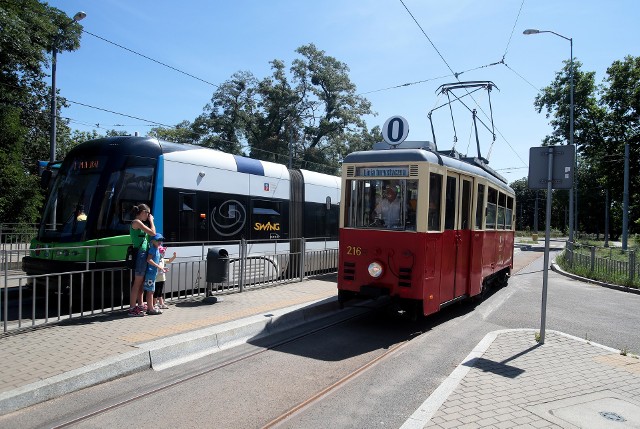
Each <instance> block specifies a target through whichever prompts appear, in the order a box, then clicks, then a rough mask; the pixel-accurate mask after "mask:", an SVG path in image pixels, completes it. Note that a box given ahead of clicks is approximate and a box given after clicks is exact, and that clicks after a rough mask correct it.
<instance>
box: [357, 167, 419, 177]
mask: <svg viewBox="0 0 640 429" xmlns="http://www.w3.org/2000/svg"><path fill="white" fill-rule="evenodd" d="M356 176H361V177H407V176H409V167H395V166H394V167H360V168H357V169H356Z"/></svg>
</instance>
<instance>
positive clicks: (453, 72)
mask: <svg viewBox="0 0 640 429" xmlns="http://www.w3.org/2000/svg"><path fill="white" fill-rule="evenodd" d="M399 1H400V3H401V4H402V6H403V7H404V8H405V10H406V11H407V13H408V14H409V15H410V16H411V18H412V19H413V21H414V22H415V24H416V25H417V26H418V28H419V29H420V31H421V32H422V34H423V35H424V36H425V37H426V38H427V40H428V41H429V43H430V44H431V46H432V47H433V49H434V50H435V51H436V53H437V54H438V55H439V56H440V58H441V59H442V61H443V62H444V64H445V65H446V66H447V68H448V69H449V71H451V73H452V74H453V75H454V76H455V78H456V80H457V81H458V82H460V79H459V76H460V75H461V74H462V73H464V72H455V71H454V70H453V69H452V68H451V66H450V65H449V63H448V62H447V60H446V59H445V58H444V56H443V55H442V53H441V52H440V51H439V50H438V48H437V47H436V46H435V44H434V43H433V42H432V41H431V38H429V36H428V35H427V33H426V32H425V31H424V29H423V28H422V26H421V25H420V23H419V22H418V20H417V19H416V18H415V16H414V15H413V13H412V12H411V11H410V10H409V8H408V7H407V5H406V4H405V3H404V1H403V0H399ZM524 1H525V0H522V2H521V4H520V9H519V10H518V15H517V16H516V19H515V22H514V24H513V28H512V30H511V36H510V37H509V40H508V42H507V47H506V48H505V53H504V55H503V56H502V59H501V60H500V61H496V62H494V63H491V64H487V65H486V66H480V67H476V68H474V69H470V70H466V71H472V70H477V69H480V68H484V67H491V66H494V65H498V64H505V62H504V59H505V57H506V54H507V51H508V48H509V44H510V43H511V38H512V36H513V32H514V30H515V27H516V25H517V23H518V20H519V18H520V13H521V12H522V8H523V6H524ZM505 65H506V64H505ZM466 71H465V72H466ZM467 94H469V92H468V91H467ZM469 95H470V94H469ZM471 98H472V99H473V101H474V102H475V103H476V106H477V107H478V108H479V109H480V111H481V112H482V113H483V114H484V115H485V117H487V118H489V116H488V115H487V113H486V112H485V111H484V109H483V108H482V106H480V104H479V103H478V102H477V101H476V100H475V98H474V97H473V96H472V95H471ZM495 130H496V131H497V132H498V134H499V135H500V136H501V137H502V139H503V140H504V141H505V142H506V143H507V145H508V146H509V148H511V150H512V151H513V152H514V153H515V154H516V156H517V157H518V159H520V161H522V163H523V164H524V165H527V164H526V163H525V162H524V161H523V160H522V158H521V157H520V155H518V153H517V152H516V151H515V149H514V148H513V146H511V144H510V143H509V142H508V141H507V139H506V138H505V137H504V135H503V134H502V133H501V132H500V130H498V129H497V128H495ZM494 143H495V137H494V139H493V141H492V143H491V145H490V147H489V152H488V154H489V155H490V154H491V150H492V149H493V144H494ZM487 159H488V158H487Z"/></svg>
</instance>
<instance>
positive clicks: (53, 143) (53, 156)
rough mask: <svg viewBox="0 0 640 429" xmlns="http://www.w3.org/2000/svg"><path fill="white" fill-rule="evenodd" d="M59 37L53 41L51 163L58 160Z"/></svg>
mask: <svg viewBox="0 0 640 429" xmlns="http://www.w3.org/2000/svg"><path fill="white" fill-rule="evenodd" d="M57 44H58V37H56V38H55V39H54V41H53V49H52V50H51V133H50V140H49V161H51V162H53V161H55V160H56V116H57V111H56V110H57V102H56V61H57V56H58V48H57V47H56V45H57Z"/></svg>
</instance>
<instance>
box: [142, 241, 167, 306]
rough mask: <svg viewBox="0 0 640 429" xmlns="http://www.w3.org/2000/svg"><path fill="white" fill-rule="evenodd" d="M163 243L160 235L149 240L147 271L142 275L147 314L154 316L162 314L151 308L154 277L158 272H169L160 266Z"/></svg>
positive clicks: (154, 287) (154, 284)
mask: <svg viewBox="0 0 640 429" xmlns="http://www.w3.org/2000/svg"><path fill="white" fill-rule="evenodd" d="M163 241H164V237H163V236H162V234H156V235H154V236H153V237H152V238H151V246H149V251H148V254H147V270H146V271H145V274H144V283H143V289H144V291H145V292H146V295H147V306H148V307H147V308H148V309H147V314H149V315H156V314H162V311H161V310H160V309H156V308H154V306H153V292H154V291H155V289H156V276H157V274H158V270H162V272H164V273H166V272H167V271H169V269H168V268H163V267H161V266H160V249H159V247H160V245H161V244H162V242H163Z"/></svg>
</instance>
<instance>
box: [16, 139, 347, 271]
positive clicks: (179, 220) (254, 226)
mask: <svg viewBox="0 0 640 429" xmlns="http://www.w3.org/2000/svg"><path fill="white" fill-rule="evenodd" d="M141 203H145V204H147V205H148V206H149V207H150V208H151V211H152V213H153V215H154V222H155V225H156V230H157V231H158V232H161V233H162V234H163V235H164V236H165V238H166V240H167V243H168V244H169V246H170V247H172V248H174V250H177V253H178V255H179V261H188V260H196V259H202V257H203V250H202V249H203V246H204V243H211V242H217V243H220V242H223V243H237V242H238V241H239V240H241V239H244V240H247V241H249V242H251V243H253V244H252V246H253V247H252V248H251V249H250V251H251V252H257V251H260V248H261V246H262V247H264V246H271V247H273V243H281V244H280V246H284V247H285V248H286V249H285V250H287V249H289V250H292V248H291V247H292V246H293V245H290V243H293V242H294V240H295V239H299V238H309V244H308V246H309V248H313V245H314V243H315V242H318V243H319V242H322V245H323V246H326V245H327V242H333V243H334V244H335V245H336V247H337V236H338V214H339V203H340V178H339V177H334V176H329V175H324V174H320V173H315V172H311V171H307V170H295V169H287V168H286V167H285V166H283V165H279V164H275V163H271V162H266V161H258V160H254V159H250V158H245V157H241V156H237V155H231V154H228V153H224V152H220V151H217V150H213V149H208V148H202V147H199V146H194V145H186V144H176V143H169V142H164V141H159V140H156V139H154V138H149V137H137V136H136V137H134V136H127V137H109V138H103V139H98V140H92V141H88V142H85V143H82V144H80V145H78V146H77V147H75V148H73V149H72V150H71V151H70V152H69V154H68V156H67V157H66V158H65V159H64V161H63V162H62V165H61V166H60V170H59V171H58V174H57V176H56V177H55V179H54V181H53V183H52V184H50V190H49V194H48V198H47V201H46V204H45V207H44V211H43V214H42V218H41V222H40V226H39V230H38V234H37V237H36V238H35V239H34V240H33V241H32V242H31V247H30V252H29V254H28V255H27V256H25V257H24V258H23V262H22V264H23V270H24V271H25V272H26V273H27V274H28V275H41V274H51V273H63V272H75V271H81V270H92V269H101V268H118V267H123V266H124V265H125V258H126V255H127V249H128V248H129V246H130V243H131V242H130V237H129V226H130V223H131V221H132V217H131V208H132V207H133V206H134V205H138V204H141ZM318 245H319V244H318ZM229 253H230V254H231V252H229ZM281 265H284V264H281ZM285 269H286V267H285V266H279V267H277V271H278V272H283V271H284V270H285Z"/></svg>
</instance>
